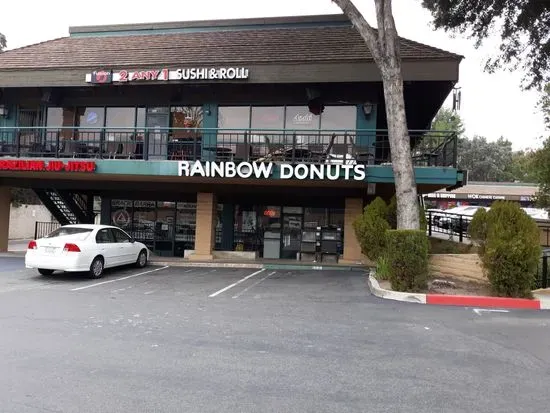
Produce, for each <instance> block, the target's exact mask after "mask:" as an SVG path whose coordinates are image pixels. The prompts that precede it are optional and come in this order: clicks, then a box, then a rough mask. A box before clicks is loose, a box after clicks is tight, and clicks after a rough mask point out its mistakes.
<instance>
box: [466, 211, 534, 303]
mask: <svg viewBox="0 0 550 413" xmlns="http://www.w3.org/2000/svg"><path fill="white" fill-rule="evenodd" d="M468 231H469V233H470V235H471V237H472V239H473V240H474V241H476V243H478V244H479V250H478V251H479V252H478V254H479V256H480V258H481V262H482V265H483V269H484V271H485V273H486V275H487V278H488V279H489V282H490V283H491V287H492V289H493V292H494V293H495V294H496V295H498V296H506V297H522V298H531V297H532V293H531V289H532V287H533V284H534V282H535V280H536V276H537V267H538V262H539V259H540V255H541V247H540V240H539V229H538V227H537V224H536V222H535V221H534V220H533V219H532V218H531V217H529V216H528V215H527V214H526V213H525V212H524V211H523V210H522V209H521V208H520V207H519V205H518V204H516V203H514V202H509V201H497V202H495V203H493V204H492V205H491V209H490V210H489V211H483V212H482V211H481V210H480V211H478V212H476V213H475V215H474V218H473V219H472V222H471V223H470V225H469V229H468Z"/></svg>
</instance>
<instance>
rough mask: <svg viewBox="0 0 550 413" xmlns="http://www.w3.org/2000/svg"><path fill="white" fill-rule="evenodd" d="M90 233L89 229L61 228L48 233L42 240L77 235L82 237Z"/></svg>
mask: <svg viewBox="0 0 550 413" xmlns="http://www.w3.org/2000/svg"><path fill="white" fill-rule="evenodd" d="M90 232H92V229H91V228H82V227H61V228H57V229H56V230H55V231H53V232H51V233H49V234H48V235H46V236H45V237H44V238H56V237H65V236H67V235H79V234H82V235H83V236H87V235H88V234H89V233H90Z"/></svg>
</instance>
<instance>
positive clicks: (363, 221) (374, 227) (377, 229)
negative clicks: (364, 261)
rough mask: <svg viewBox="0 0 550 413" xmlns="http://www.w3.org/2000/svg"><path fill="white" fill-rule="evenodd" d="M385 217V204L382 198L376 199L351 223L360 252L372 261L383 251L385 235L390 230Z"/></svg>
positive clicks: (386, 214) (386, 211) (386, 209)
mask: <svg viewBox="0 0 550 413" xmlns="http://www.w3.org/2000/svg"><path fill="white" fill-rule="evenodd" d="M387 216H388V207H387V205H386V203H385V202H384V200H383V199H382V198H380V197H377V198H376V199H375V200H374V201H372V202H371V203H370V204H369V205H367V206H366V207H365V209H364V210H363V213H362V214H361V215H360V216H358V217H357V219H356V220H355V221H354V222H353V228H354V229H355V234H356V236H357V239H358V240H359V244H360V245H361V252H362V253H363V254H365V255H366V256H367V257H368V258H369V259H370V260H372V261H376V260H377V259H378V258H379V257H380V256H381V255H383V253H384V251H385V248H386V238H385V233H386V231H387V230H388V229H390V225H389V224H388V221H387Z"/></svg>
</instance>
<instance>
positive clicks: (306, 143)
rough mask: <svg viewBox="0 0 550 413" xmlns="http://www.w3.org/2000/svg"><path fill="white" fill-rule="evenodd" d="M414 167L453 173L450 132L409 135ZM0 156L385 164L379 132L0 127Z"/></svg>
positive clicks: (385, 147)
mask: <svg viewBox="0 0 550 413" xmlns="http://www.w3.org/2000/svg"><path fill="white" fill-rule="evenodd" d="M409 135H410V139H411V148H412V149H411V155H412V158H413V162H414V164H415V165H416V166H440V167H450V166H453V167H456V163H457V136H456V134H455V133H452V132H436V131H415V130H411V131H409ZM0 156H11V157H52V158H99V159H143V160H190V161H195V160H202V161H237V162H240V161H257V162H262V161H274V162H277V161H280V162H292V163H293V162H300V163H346V164H354V163H362V164H372V165H379V164H386V163H391V153H390V144H389V140H388V132H387V131H386V130H334V131H333V130H330V131H328V130H327V131H312V130H281V129H276V130H275V129H273V130H266V129H262V130H260V129H215V128H201V129H196V128H117V129H113V128H95V129H94V128H80V127H78V128H77V127H62V128H48V127H33V128H23V127H2V128H0Z"/></svg>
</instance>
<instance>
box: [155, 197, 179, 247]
mask: <svg viewBox="0 0 550 413" xmlns="http://www.w3.org/2000/svg"><path fill="white" fill-rule="evenodd" d="M175 217H176V203H175V202H157V221H156V222H155V253H157V254H158V255H161V256H170V257H171V256H173V255H174V226H175V222H174V221H175Z"/></svg>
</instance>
